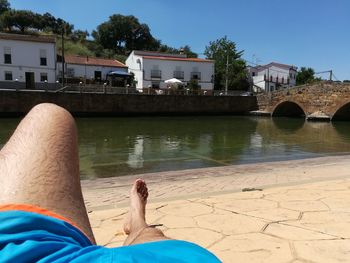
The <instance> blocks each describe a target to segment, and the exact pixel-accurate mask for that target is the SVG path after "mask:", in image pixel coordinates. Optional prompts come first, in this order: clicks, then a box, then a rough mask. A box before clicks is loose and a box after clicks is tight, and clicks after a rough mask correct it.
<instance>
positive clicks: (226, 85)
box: [225, 54, 228, 95]
mask: <svg viewBox="0 0 350 263" xmlns="http://www.w3.org/2000/svg"><path fill="white" fill-rule="evenodd" d="M227 92H228V54H227V55H226V82H225V95H227Z"/></svg>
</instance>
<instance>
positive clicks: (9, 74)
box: [5, 71, 13, 81]
mask: <svg viewBox="0 0 350 263" xmlns="http://www.w3.org/2000/svg"><path fill="white" fill-rule="evenodd" d="M5 80H8V81H11V80H13V76H12V72H11V71H5Z"/></svg>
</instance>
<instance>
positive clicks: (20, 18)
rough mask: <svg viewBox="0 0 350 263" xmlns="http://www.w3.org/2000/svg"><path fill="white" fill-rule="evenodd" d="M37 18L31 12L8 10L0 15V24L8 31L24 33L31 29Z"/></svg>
mask: <svg viewBox="0 0 350 263" xmlns="http://www.w3.org/2000/svg"><path fill="white" fill-rule="evenodd" d="M36 19H37V17H36V16H35V14H34V13H33V12H32V11H27V10H18V11H17V10H9V11H6V12H5V13H3V14H2V15H1V24H2V26H3V28H6V29H7V30H8V31H13V30H19V31H20V32H21V33H25V32H26V31H27V29H28V28H32V27H33V24H34V23H36V22H37V21H36Z"/></svg>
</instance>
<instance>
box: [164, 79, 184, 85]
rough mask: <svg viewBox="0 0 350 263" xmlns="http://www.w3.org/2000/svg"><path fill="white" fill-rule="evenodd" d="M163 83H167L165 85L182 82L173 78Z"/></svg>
mask: <svg viewBox="0 0 350 263" xmlns="http://www.w3.org/2000/svg"><path fill="white" fill-rule="evenodd" d="M164 83H167V84H182V81H181V80H179V79H176V78H173V79H168V80H166V81H164Z"/></svg>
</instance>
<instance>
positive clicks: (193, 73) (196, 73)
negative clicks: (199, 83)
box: [191, 72, 201, 80]
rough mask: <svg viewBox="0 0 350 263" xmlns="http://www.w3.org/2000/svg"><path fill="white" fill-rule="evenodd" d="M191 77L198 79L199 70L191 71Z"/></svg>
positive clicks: (199, 75)
mask: <svg viewBox="0 0 350 263" xmlns="http://www.w3.org/2000/svg"><path fill="white" fill-rule="evenodd" d="M191 79H196V80H200V79H201V73H200V72H191Z"/></svg>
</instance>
